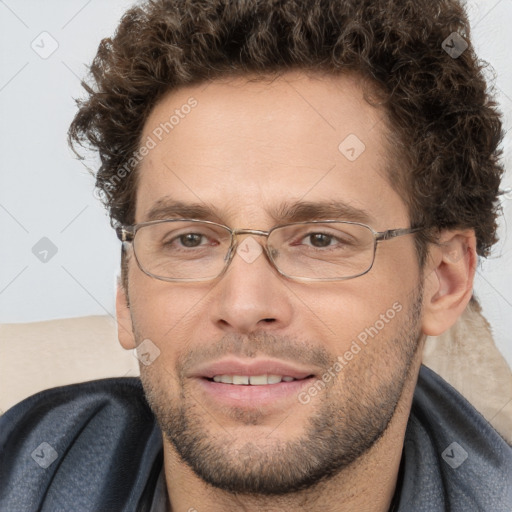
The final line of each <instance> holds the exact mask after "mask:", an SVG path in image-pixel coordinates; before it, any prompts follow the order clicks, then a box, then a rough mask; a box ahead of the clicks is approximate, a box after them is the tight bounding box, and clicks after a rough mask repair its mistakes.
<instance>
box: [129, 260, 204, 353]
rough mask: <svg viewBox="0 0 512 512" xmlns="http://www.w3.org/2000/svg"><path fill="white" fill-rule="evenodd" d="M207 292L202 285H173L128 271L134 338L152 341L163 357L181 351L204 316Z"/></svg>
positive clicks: (136, 271) (199, 326)
mask: <svg viewBox="0 0 512 512" xmlns="http://www.w3.org/2000/svg"><path fill="white" fill-rule="evenodd" d="M208 293H209V288H208V287H206V286H204V285H202V284H201V285H196V284H191V283H189V284H187V285H177V284H173V283H167V282H164V281H158V280H156V279H153V278H151V277H149V276H146V275H145V274H143V273H142V272H140V271H138V270H135V271H132V273H131V275H130V303H131V305H130V309H131V314H132V320H133V324H134V330H135V334H136V337H137V340H143V339H146V338H148V339H150V340H152V341H153V342H154V343H155V344H156V345H157V346H158V347H159V349H160V350H161V351H162V355H164V356H166V358H167V353H170V352H172V353H175V352H178V351H179V352H181V351H183V350H184V349H185V348H186V346H187V345H188V344H189V340H191V339H192V336H191V333H193V332H194V331H197V330H198V329H199V330H200V329H202V326H201V325H200V323H201V322H204V319H205V318H207V315H205V314H204V312H203V311H202V308H203V303H204V302H205V299H206V298H207V296H208ZM169 357H171V354H169Z"/></svg>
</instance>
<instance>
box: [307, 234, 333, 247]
mask: <svg viewBox="0 0 512 512" xmlns="http://www.w3.org/2000/svg"><path fill="white" fill-rule="evenodd" d="M307 238H309V243H310V244H311V245H312V246H313V247H329V245H331V242H332V240H333V238H334V237H333V236H332V235H326V234H324V233H312V234H310V235H308V236H307Z"/></svg>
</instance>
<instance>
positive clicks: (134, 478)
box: [0, 378, 161, 510]
mask: <svg viewBox="0 0 512 512" xmlns="http://www.w3.org/2000/svg"><path fill="white" fill-rule="evenodd" d="M160 459H161V437H160V432H159V429H158V427H157V425H156V422H155V420H154V417H153V414H152V412H151V410H150V408H149V406H148V404H147V402H146V400H145V397H144V393H143V390H142V385H141V383H140V381H139V379H136V378H115V379H103V380H98V381H91V382H85V383H81V384H74V385H70V386H63V387H59V388H54V389H50V390H46V391H43V392H41V393H38V394H36V395H34V396H32V397H30V398H27V399H26V400H24V401H23V402H20V403H19V404H17V405H16V406H14V407H13V408H11V409H10V410H9V411H7V412H6V413H5V414H4V415H3V416H2V417H1V418H0V510H36V509H38V508H40V507H41V506H42V505H43V503H44V505H45V506H46V507H49V509H62V508H66V505H67V506H68V507H69V506H73V507H74V509H76V510H98V509H108V507H109V506H110V507H113V508H112V509H120V510H121V509H123V510H124V508H121V507H119V500H128V501H129V500H135V501H137V500H138V499H139V498H140V496H141V495H142V494H143V491H144V488H145V485H146V481H147V480H148V478H149V476H150V474H152V472H154V471H156V469H155V466H158V464H161V460H160ZM159 461H160V462H159Z"/></svg>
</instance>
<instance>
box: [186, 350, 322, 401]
mask: <svg viewBox="0 0 512 512" xmlns="http://www.w3.org/2000/svg"><path fill="white" fill-rule="evenodd" d="M193 377H195V380H196V382H198V384H199V385H200V387H201V389H202V391H203V393H204V394H205V395H206V398H207V399H208V402H210V403H211V402H212V401H213V402H214V403H216V405H222V406H229V407H236V408H243V409H255V408H258V409H260V410H261V409H262V408H265V409H276V410H280V411H282V410H283V408H289V407H290V406H292V405H293V404H294V403H295V402H298V398H297V396H298V394H299V393H300V391H301V390H302V389H303V388H304V387H305V386H309V385H311V383H312V382H313V380H314V379H315V373H314V372H313V371H311V369H308V368H303V367H301V366H295V365H291V364H288V363H284V362H282V361H275V360H258V361H244V360H240V359H228V360H223V361H218V362H216V363H213V364H210V365H208V366H207V367H204V368H200V369H198V370H197V372H196V373H195V374H194V375H193Z"/></svg>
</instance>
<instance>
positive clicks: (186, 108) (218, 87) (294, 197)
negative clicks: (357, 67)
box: [136, 72, 405, 227]
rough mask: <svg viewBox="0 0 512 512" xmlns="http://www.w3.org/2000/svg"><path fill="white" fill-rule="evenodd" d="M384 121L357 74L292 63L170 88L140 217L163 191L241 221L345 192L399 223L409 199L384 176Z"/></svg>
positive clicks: (141, 192) (158, 120)
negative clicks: (294, 67)
mask: <svg viewBox="0 0 512 512" xmlns="http://www.w3.org/2000/svg"><path fill="white" fill-rule="evenodd" d="M249 78H250V77H249ZM386 130H387V128H386V125H385V114H384V113H383V111H382V110H379V109H377V108H375V107H373V106H371V105H370V104H369V103H367V101H366V100H365V99H364V91H363V87H362V85H361V81H360V80H358V79H357V78H355V77H352V76H338V77H332V76H331V77H325V76H319V75H311V74H310V75H306V74H304V73H301V72H289V73H286V74H284V75H282V76H280V77H278V78H275V79H274V80H257V81H251V80H249V79H248V77H238V78H230V79H224V80H216V81H213V82H210V83H208V84H202V85H199V86H191V87H184V88H181V89H179V90H176V91H172V92H171V93H169V94H167V95H166V96H165V97H164V98H163V99H162V100H161V101H160V102H159V103H158V104H157V105H156V107H155V108H154V109H153V111H152V112H151V114H150V116H149V117H148V120H147V121H146V124H145V126H144V130H143V134H142V138H141V141H142V144H146V145H147V146H148V147H149V146H151V149H150V150H149V151H148V152H147V154H146V156H145V157H144V159H143V160H142V162H141V164H140V167H139V170H138V173H139V174H138V189H137V204H136V222H141V221H144V220H147V215H148V212H149V211H150V210H151V209H152V208H154V205H155V204H156V203H162V202H165V200H167V199H168V200H169V201H174V202H176V201H180V202H182V203H187V202H190V203H195V204H200V203H202V204H204V205H208V207H209V208H210V209H213V210H215V212H218V214H219V215H218V218H217V220H222V221H224V222H228V221H232V220H237V219H236V217H244V218H245V219H246V220H245V222H244V224H247V222H251V221H252V220H254V222H262V221H264V220H265V216H266V217H268V218H270V217H271V216H272V215H271V213H270V212H276V211H279V208H280V204H290V203H294V204H295V203H300V202H301V201H306V202H313V203H316V202H333V201H342V202H344V203H346V204H348V205H350V206H352V207H354V208H359V209H364V210H365V211H368V210H371V211H370V213H371V214H372V217H374V218H376V219H378V218H380V217H382V215H383V214H384V213H385V212H387V213H388V214H390V215H391V217H389V215H388V219H389V220H390V221H391V220H392V219H393V218H394V219H396V221H397V222H398V220H399V218H402V219H403V218H404V215H405V207H404V204H403V202H402V201H401V199H400V198H399V197H398V195H397V194H396V193H395V192H394V190H393V188H392V187H391V186H390V184H389V182H388V180H387V174H386V167H387V165H388V164H389V158H388V151H387V149H386V139H385V135H386ZM376 227H378V226H376Z"/></svg>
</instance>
